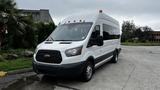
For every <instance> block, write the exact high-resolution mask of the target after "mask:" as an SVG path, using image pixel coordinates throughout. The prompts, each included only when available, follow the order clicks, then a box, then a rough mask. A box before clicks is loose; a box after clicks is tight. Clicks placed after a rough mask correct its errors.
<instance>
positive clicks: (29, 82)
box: [1, 46, 160, 90]
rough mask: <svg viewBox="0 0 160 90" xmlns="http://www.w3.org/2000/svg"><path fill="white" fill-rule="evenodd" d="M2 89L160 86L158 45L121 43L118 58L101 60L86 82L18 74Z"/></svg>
mask: <svg viewBox="0 0 160 90" xmlns="http://www.w3.org/2000/svg"><path fill="white" fill-rule="evenodd" d="M32 74H33V73H32ZM1 85H2V84H1ZM3 86H4V85H3ZM1 89H2V90H160V46H122V52H121V53H120V55H119V62H118V63H117V64H112V63H106V64H104V65H103V66H102V67H100V68H99V69H97V70H96V72H95V74H94V76H93V78H92V80H91V81H89V82H81V81H79V80H74V79H73V80H72V79H55V78H49V77H47V78H46V77H44V76H43V75H35V74H33V75H32V76H30V77H27V78H18V79H17V80H15V81H14V82H13V83H12V84H10V85H8V86H7V87H3V88H2V86H1Z"/></svg>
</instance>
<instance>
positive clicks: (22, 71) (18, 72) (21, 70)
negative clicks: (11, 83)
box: [7, 68, 33, 75]
mask: <svg viewBox="0 0 160 90" xmlns="http://www.w3.org/2000/svg"><path fill="white" fill-rule="evenodd" d="M32 71H33V69H32V68H25V69H19V70H13V71H8V72H7V75H15V74H22V73H27V72H32Z"/></svg>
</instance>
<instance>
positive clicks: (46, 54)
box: [33, 10, 121, 81]
mask: <svg viewBox="0 0 160 90" xmlns="http://www.w3.org/2000/svg"><path fill="white" fill-rule="evenodd" d="M119 27H120V26H119V23H118V21H116V20H115V19H113V18H112V17H109V16H108V15H105V14H104V13H103V12H102V10H100V11H99V13H97V15H93V14H92V15H75V16H71V17H68V18H66V19H64V20H63V21H62V22H60V24H59V25H58V27H57V28H56V29H55V30H54V31H53V32H52V34H51V35H50V36H49V37H48V38H47V39H46V40H45V41H44V42H42V43H41V44H39V45H38V46H37V48H36V50H35V54H34V60H33V69H34V71H35V72H36V73H40V74H44V75H52V76H78V75H80V76H81V78H82V80H84V81H89V80H90V79H91V78H92V76H93V73H94V70H95V69H96V68H97V67H99V66H101V65H102V64H104V63H105V62H107V61H111V62H113V63H117V61H118V54H119V52H120V36H121V35H120V28H119Z"/></svg>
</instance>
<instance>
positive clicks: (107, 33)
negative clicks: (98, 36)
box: [103, 24, 120, 40]
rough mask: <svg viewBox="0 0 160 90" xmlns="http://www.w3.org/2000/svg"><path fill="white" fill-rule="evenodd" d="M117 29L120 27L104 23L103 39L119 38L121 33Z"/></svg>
mask: <svg viewBox="0 0 160 90" xmlns="http://www.w3.org/2000/svg"><path fill="white" fill-rule="evenodd" d="M117 31H118V28H116V27H113V26H110V25H107V24H103V40H110V39H118V38H119V37H120V35H119V34H118V33H117Z"/></svg>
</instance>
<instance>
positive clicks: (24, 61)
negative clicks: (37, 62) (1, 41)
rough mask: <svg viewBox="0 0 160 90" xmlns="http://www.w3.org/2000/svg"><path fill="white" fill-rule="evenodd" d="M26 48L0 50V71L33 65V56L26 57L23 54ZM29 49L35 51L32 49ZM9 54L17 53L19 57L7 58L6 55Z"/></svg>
mask: <svg viewBox="0 0 160 90" xmlns="http://www.w3.org/2000/svg"><path fill="white" fill-rule="evenodd" d="M25 50H26V49H9V50H0V55H1V58H0V71H12V70H18V69H24V68H30V67H32V57H25V56H24V54H23V53H24V51H25ZM29 50H31V51H33V50H32V49H29ZM9 54H16V55H18V58H17V59H11V60H7V59H6V57H7V55H9Z"/></svg>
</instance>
